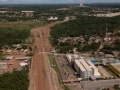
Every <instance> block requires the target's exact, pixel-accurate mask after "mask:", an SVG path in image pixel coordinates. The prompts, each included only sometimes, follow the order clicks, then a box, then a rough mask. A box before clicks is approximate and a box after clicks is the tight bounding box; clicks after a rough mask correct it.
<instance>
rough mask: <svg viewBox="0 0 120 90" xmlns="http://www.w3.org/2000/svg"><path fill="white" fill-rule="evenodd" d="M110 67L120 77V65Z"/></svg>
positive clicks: (115, 64)
mask: <svg viewBox="0 0 120 90" xmlns="http://www.w3.org/2000/svg"><path fill="white" fill-rule="evenodd" d="M108 67H109V68H110V69H111V70H112V71H113V72H115V73H116V74H117V75H118V76H120V63H114V64H110V65H108Z"/></svg>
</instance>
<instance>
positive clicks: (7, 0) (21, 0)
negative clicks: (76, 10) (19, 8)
mask: <svg viewBox="0 0 120 90" xmlns="http://www.w3.org/2000/svg"><path fill="white" fill-rule="evenodd" d="M80 2H82V3H120V0H0V4H16V3H17V4H27V3H28V4H32V3H38V4H54V3H58V4H59V3H80Z"/></svg>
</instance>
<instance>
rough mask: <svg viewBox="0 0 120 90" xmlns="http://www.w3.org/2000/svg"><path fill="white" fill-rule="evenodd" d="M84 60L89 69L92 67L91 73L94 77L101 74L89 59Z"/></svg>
mask: <svg viewBox="0 0 120 90" xmlns="http://www.w3.org/2000/svg"><path fill="white" fill-rule="evenodd" d="M86 62H87V63H88V64H89V65H90V67H91V69H93V75H94V76H95V77H96V76H97V77H98V76H101V74H100V73H99V72H98V69H97V68H96V67H95V65H94V64H93V63H92V62H91V61H86Z"/></svg>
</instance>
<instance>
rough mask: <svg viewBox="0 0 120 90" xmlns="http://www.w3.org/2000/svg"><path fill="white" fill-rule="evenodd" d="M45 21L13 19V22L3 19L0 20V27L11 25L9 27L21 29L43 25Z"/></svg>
mask: <svg viewBox="0 0 120 90" xmlns="http://www.w3.org/2000/svg"><path fill="white" fill-rule="evenodd" d="M46 24H47V23H46V22H45V21H34V22H33V21H15V22H8V21H5V22H4V21H3V22H0V28H1V27H2V28H4V27H11V28H17V29H19V30H22V29H31V28H35V27H40V26H44V25H46Z"/></svg>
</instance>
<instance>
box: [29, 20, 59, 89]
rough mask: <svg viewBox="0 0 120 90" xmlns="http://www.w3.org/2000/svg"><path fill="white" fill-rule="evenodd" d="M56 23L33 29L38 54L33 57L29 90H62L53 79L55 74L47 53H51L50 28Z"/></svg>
mask: <svg viewBox="0 0 120 90" xmlns="http://www.w3.org/2000/svg"><path fill="white" fill-rule="evenodd" d="M55 24H56V22H54V23H51V24H48V25H46V26H43V27H40V28H35V29H32V33H33V35H34V38H35V42H34V45H33V46H34V47H36V52H35V54H34V56H33V60H32V65H31V70H30V87H29V90H60V87H59V88H58V86H57V85H58V83H57V84H56V81H54V79H53V75H54V73H53V72H52V71H51V66H50V64H49V61H48V56H47V53H50V51H51V49H52V48H51V45H50V43H49V40H48V36H50V35H49V34H50V27H52V26H54V25H55Z"/></svg>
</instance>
